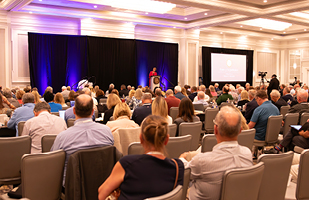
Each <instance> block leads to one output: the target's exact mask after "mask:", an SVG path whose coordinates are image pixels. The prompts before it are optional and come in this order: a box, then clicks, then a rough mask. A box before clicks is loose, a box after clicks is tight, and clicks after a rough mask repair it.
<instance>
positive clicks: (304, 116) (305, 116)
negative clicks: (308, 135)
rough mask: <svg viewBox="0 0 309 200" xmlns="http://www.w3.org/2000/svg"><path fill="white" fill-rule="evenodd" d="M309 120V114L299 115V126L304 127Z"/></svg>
mask: <svg viewBox="0 0 309 200" xmlns="http://www.w3.org/2000/svg"><path fill="white" fill-rule="evenodd" d="M308 119H309V113H303V114H301V117H300V123H299V124H300V125H304V124H305V123H306V122H307V120H308Z"/></svg>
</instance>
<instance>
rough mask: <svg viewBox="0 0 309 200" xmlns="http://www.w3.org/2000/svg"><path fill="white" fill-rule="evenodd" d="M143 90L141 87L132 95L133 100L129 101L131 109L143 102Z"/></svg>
mask: <svg viewBox="0 0 309 200" xmlns="http://www.w3.org/2000/svg"><path fill="white" fill-rule="evenodd" d="M142 96H143V92H142V90H141V89H140V88H138V89H137V90H136V92H135V94H134V96H133V97H132V100H131V102H130V103H129V107H130V109H131V110H134V109H135V108H136V107H138V105H139V104H140V103H142Z"/></svg>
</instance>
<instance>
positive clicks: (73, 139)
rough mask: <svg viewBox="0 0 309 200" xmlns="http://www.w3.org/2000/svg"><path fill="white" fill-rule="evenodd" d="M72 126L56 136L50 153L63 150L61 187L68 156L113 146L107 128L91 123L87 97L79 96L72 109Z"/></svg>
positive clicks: (91, 111)
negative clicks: (81, 151) (73, 115)
mask: <svg viewBox="0 0 309 200" xmlns="http://www.w3.org/2000/svg"><path fill="white" fill-rule="evenodd" d="M73 112H74V114H75V119H76V121H75V123H74V126H72V127H70V128H69V129H67V130H65V131H63V132H61V133H59V135H57V137H56V139H55V142H54V145H53V146H52V148H51V151H56V150H59V149H63V150H64V151H65V153H66V160H65V167H64V178H63V186H64V181H65V174H66V166H67V163H68V160H69V157H70V155H72V154H73V153H75V152H76V151H78V150H81V149H90V148H95V147H102V146H107V145H114V137H113V135H112V132H111V130H110V128H109V127H107V126H106V125H103V124H99V123H96V122H93V121H92V115H93V112H94V110H93V101H92V98H91V97H90V96H89V95H86V94H82V95H79V96H78V97H77V98H76V100H75V106H74V107H73Z"/></svg>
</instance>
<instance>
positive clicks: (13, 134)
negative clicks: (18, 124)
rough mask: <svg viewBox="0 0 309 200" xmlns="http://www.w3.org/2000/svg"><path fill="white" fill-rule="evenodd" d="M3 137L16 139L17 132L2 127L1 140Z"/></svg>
mask: <svg viewBox="0 0 309 200" xmlns="http://www.w3.org/2000/svg"><path fill="white" fill-rule="evenodd" d="M1 137H16V130H15V129H10V128H8V127H0V138H1Z"/></svg>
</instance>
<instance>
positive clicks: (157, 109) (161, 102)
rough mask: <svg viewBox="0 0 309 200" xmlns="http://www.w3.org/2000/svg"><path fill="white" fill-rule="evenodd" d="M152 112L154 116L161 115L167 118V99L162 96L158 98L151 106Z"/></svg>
mask: <svg viewBox="0 0 309 200" xmlns="http://www.w3.org/2000/svg"><path fill="white" fill-rule="evenodd" d="M151 111H152V114H153V115H159V116H162V117H165V118H166V117H167V115H168V107H167V103H166V101H165V99H164V98H163V97H162V96H157V97H156V98H155V100H153V102H152V104H151Z"/></svg>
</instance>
